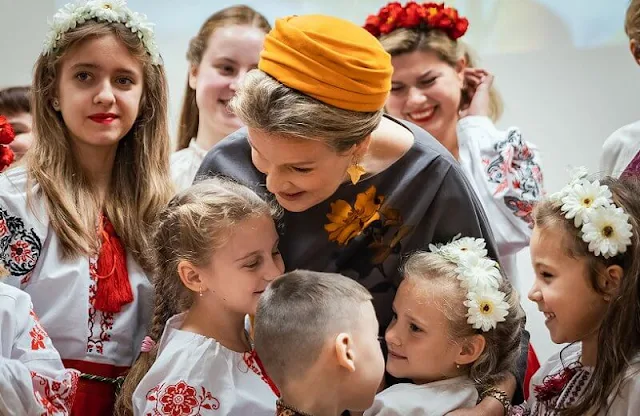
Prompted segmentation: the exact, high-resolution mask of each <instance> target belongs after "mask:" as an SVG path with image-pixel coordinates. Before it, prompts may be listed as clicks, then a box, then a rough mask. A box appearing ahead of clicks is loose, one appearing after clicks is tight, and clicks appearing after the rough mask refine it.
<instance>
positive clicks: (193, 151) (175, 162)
mask: <svg viewBox="0 0 640 416" xmlns="http://www.w3.org/2000/svg"><path fill="white" fill-rule="evenodd" d="M206 155H207V151H206V150H205V149H203V148H202V147H200V146H198V144H197V143H196V139H191V142H189V147H187V148H185V149H182V150H178V151H177V152H175V153H174V154H172V155H171V179H173V183H174V184H175V186H176V191H178V192H179V191H182V190H184V189H186V188H188V187H190V186H191V184H192V183H193V180H194V179H195V177H196V173H197V172H198V168H199V167H200V165H201V164H202V160H203V159H204V157H205V156H206Z"/></svg>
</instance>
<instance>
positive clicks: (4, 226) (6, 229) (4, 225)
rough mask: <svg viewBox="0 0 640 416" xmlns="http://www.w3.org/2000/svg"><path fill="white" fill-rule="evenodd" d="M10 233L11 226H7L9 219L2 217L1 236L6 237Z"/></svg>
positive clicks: (0, 220)
mask: <svg viewBox="0 0 640 416" xmlns="http://www.w3.org/2000/svg"><path fill="white" fill-rule="evenodd" d="M7 234H9V227H7V220H5V219H4V218H0V237H4V236H5V235H7Z"/></svg>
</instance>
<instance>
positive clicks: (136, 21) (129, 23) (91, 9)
mask: <svg viewBox="0 0 640 416" xmlns="http://www.w3.org/2000/svg"><path fill="white" fill-rule="evenodd" d="M88 20H95V21H97V22H111V23H122V24H124V25H125V26H126V27H127V28H129V30H131V32H133V33H135V34H137V35H138V37H139V38H140V40H141V41H142V44H143V45H144V47H145V49H146V50H147V52H148V53H149V55H151V58H152V60H153V64H154V65H160V64H161V59H160V53H159V52H158V46H157V45H156V41H155V38H154V34H153V23H151V22H149V21H148V20H147V16H145V15H144V14H140V13H137V12H133V11H131V9H129V8H128V7H127V3H126V1H125V0H89V1H83V2H76V3H68V4H66V5H64V6H63V7H62V8H60V9H59V10H58V12H57V13H56V14H54V15H53V19H52V20H51V21H50V22H49V32H47V36H46V38H45V41H44V50H43V51H42V54H43V55H48V54H50V53H53V51H54V50H55V49H56V46H57V43H58V41H59V40H60V38H61V37H62V35H63V34H65V33H66V32H68V31H69V30H70V29H75V28H76V26H78V25H81V24H83V23H84V22H86V21H88Z"/></svg>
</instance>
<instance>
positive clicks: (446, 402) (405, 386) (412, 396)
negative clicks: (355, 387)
mask: <svg viewBox="0 0 640 416" xmlns="http://www.w3.org/2000/svg"><path fill="white" fill-rule="evenodd" d="M477 403H478V391H477V390H476V387H475V385H474V384H473V382H472V381H471V380H470V379H469V378H468V377H456V378H450V379H447V380H440V381H434V382H433V383H427V384H411V383H399V384H395V385H393V386H391V387H389V388H387V389H385V390H383V391H381V392H380V393H378V394H376V398H375V400H374V402H373V406H371V408H370V409H368V410H367V411H366V412H364V416H408V415H429V416H444V415H445V414H447V413H449V412H452V411H454V410H456V409H462V408H468V407H474V406H475V405H476V404H477Z"/></svg>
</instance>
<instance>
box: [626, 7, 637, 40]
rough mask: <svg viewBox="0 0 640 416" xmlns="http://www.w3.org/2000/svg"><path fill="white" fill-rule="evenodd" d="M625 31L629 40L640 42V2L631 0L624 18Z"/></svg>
mask: <svg viewBox="0 0 640 416" xmlns="http://www.w3.org/2000/svg"><path fill="white" fill-rule="evenodd" d="M624 31H625V33H626V34H627V36H628V37H629V39H630V40H631V39H634V40H635V41H636V42H640V0H631V1H630V2H629V7H628V8H627V12H626V14H625V18H624Z"/></svg>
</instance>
